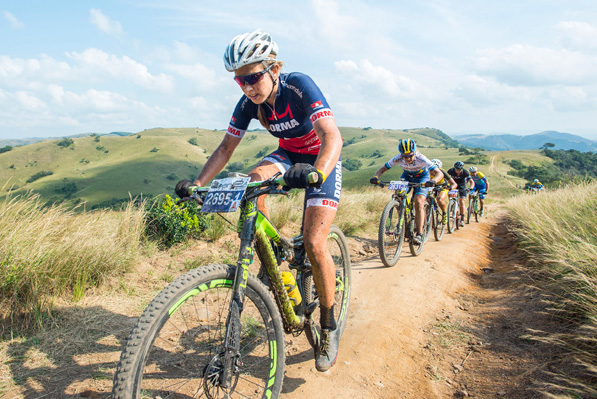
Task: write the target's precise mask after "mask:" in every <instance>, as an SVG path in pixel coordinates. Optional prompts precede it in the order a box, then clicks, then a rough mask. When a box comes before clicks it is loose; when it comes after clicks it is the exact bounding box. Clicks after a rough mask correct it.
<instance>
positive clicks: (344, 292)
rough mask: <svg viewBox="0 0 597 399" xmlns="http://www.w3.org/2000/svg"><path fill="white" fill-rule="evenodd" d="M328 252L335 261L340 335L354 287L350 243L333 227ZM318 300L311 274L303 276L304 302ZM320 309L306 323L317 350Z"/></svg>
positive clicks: (336, 299) (309, 338)
mask: <svg viewBox="0 0 597 399" xmlns="http://www.w3.org/2000/svg"><path fill="white" fill-rule="evenodd" d="M328 251H329V253H330V255H331V257H332V260H333V261H334V266H335V269H336V294H335V296H334V317H335V318H336V326H337V327H336V328H338V329H340V330H339V331H340V335H342V333H343V332H344V328H345V327H346V319H347V318H348V308H349V305H350V291H351V286H352V277H351V264H350V252H349V251H348V242H347V241H346V237H345V236H344V233H342V230H340V228H339V227H337V226H334V225H332V227H331V228H330V232H329V234H328ZM316 299H317V290H316V289H315V282H314V280H313V274H312V273H311V272H308V273H305V274H304V275H303V300H304V301H305V305H308V304H309V303H311V302H313V301H314V300H316ZM319 319H320V312H319V308H318V309H317V310H316V311H315V312H313V314H312V317H311V319H310V320H306V321H305V336H306V337H307V340H308V341H309V344H311V346H312V347H313V349H316V348H317V346H318V344H319V336H320V334H321V325H320V324H319Z"/></svg>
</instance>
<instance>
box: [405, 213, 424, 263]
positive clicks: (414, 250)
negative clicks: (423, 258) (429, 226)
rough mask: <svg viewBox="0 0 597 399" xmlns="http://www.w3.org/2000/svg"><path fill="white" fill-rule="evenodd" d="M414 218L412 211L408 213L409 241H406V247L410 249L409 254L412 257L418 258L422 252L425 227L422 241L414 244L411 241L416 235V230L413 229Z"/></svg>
mask: <svg viewBox="0 0 597 399" xmlns="http://www.w3.org/2000/svg"><path fill="white" fill-rule="evenodd" d="M415 217H416V213H415V210H414V209H412V210H411V212H410V220H409V223H408V229H409V231H410V234H409V235H410V240H409V241H408V246H409V248H410V253H411V255H412V256H419V255H420V254H421V251H423V245H425V226H424V225H423V241H422V242H421V243H420V244H415V243H414V242H413V239H414V237H415V235H416V234H417V233H416V229H415V225H416V223H415V220H414V219H415Z"/></svg>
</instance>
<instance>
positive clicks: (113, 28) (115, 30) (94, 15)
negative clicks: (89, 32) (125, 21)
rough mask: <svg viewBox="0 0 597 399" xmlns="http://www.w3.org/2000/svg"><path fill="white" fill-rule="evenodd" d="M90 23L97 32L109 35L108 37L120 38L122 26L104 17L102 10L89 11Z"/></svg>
mask: <svg viewBox="0 0 597 399" xmlns="http://www.w3.org/2000/svg"><path fill="white" fill-rule="evenodd" d="M89 14H90V19H91V23H92V24H94V25H95V26H96V27H97V28H98V29H99V30H101V31H102V32H104V33H106V34H108V35H110V36H116V37H119V36H122V33H123V31H122V25H121V24H120V22H118V21H114V20H112V19H110V17H108V16H106V15H104V13H102V10H98V9H95V8H92V9H91V10H89Z"/></svg>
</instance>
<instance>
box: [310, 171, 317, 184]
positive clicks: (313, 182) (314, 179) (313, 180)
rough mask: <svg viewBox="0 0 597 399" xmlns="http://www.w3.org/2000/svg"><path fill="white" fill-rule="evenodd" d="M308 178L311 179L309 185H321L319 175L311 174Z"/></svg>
mask: <svg viewBox="0 0 597 399" xmlns="http://www.w3.org/2000/svg"><path fill="white" fill-rule="evenodd" d="M307 178H308V179H309V183H311V184H316V183H319V174H318V173H317V172H311V173H309V175H308V176H307Z"/></svg>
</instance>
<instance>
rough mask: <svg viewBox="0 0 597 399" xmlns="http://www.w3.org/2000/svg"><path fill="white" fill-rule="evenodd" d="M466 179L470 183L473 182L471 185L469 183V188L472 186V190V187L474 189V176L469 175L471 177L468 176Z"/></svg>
mask: <svg viewBox="0 0 597 399" xmlns="http://www.w3.org/2000/svg"><path fill="white" fill-rule="evenodd" d="M466 180H467V181H468V182H469V183H472V184H471V185H469V188H470V189H471V190H472V189H474V188H475V181H474V180H473V178H472V177H470V176H469V177H467V178H466Z"/></svg>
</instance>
